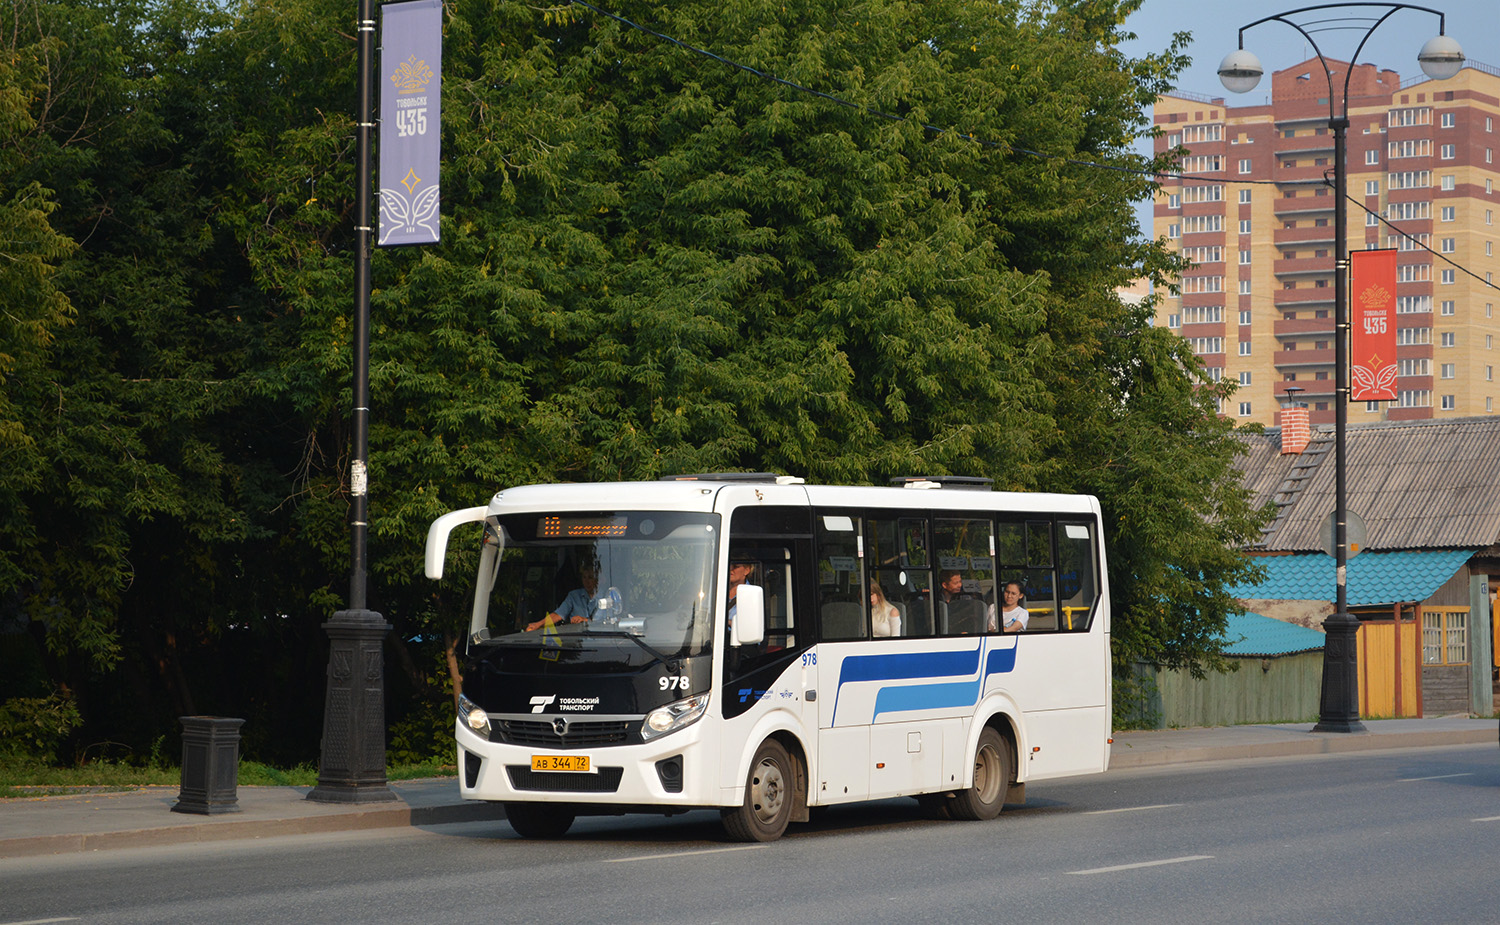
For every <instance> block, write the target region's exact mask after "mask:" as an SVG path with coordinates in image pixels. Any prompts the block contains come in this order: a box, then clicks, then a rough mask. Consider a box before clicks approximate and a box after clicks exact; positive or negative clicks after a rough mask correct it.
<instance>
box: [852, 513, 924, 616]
mask: <svg viewBox="0 0 1500 925" xmlns="http://www.w3.org/2000/svg"><path fill="white" fill-rule="evenodd" d="M865 562H866V567H867V568H868V569H869V575H870V581H869V584H870V600H868V601H867V602H866V604H867V605H868V606H867V609H868V610H869V612H870V623H871V626H872V628H873V629H874V633H875V635H876V636H930V635H932V572H931V567H930V563H929V561H928V555H927V522H926V521H925V520H924V519H923V518H921V517H895V516H891V517H872V518H870V519H868V520H866V521H865ZM877 591H878V593H879V594H880V596H881V597H883V598H884V600H885V603H886V604H888V605H889V609H887V610H886V614H885V618H884V619H880V618H878V617H877V613H876V611H877V610H879V609H880V601H879V599H877V598H876V597H875V594H876V593H877ZM892 611H894V613H892ZM892 617H894V620H893V619H892Z"/></svg>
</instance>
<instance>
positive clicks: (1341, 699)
mask: <svg viewBox="0 0 1500 925" xmlns="http://www.w3.org/2000/svg"><path fill="white" fill-rule="evenodd" d="M1358 632H1359V621H1358V620H1357V619H1355V618H1354V617H1352V616H1350V615H1349V614H1347V613H1343V612H1339V613H1335V614H1334V615H1332V616H1331V617H1329V618H1328V619H1327V620H1324V621H1323V633H1324V640H1323V693H1322V696H1321V698H1320V700H1319V704H1318V724H1317V725H1316V726H1314V727H1313V728H1312V731H1313V732H1369V730H1368V729H1366V728H1365V725H1364V723H1361V722H1360V721H1359V644H1358V641H1357V634H1358Z"/></svg>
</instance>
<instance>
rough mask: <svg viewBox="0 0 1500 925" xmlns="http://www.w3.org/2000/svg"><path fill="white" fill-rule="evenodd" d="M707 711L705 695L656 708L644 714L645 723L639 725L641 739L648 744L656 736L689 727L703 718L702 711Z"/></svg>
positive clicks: (706, 696)
mask: <svg viewBox="0 0 1500 925" xmlns="http://www.w3.org/2000/svg"><path fill="white" fill-rule="evenodd" d="M707 709H708V695H707V694H699V695H698V696H696V697H689V698H688V699H686V700H679V701H677V702H676V703H669V704H667V705H666V706H664V707H657V708H656V709H655V710H652V711H651V712H650V713H647V714H646V721H645V722H644V723H642V724H641V738H642V739H643V740H645V741H647V742H649V741H651V740H652V739H654V738H656V737H658V736H664V735H666V734H667V733H669V732H676V731H677V730H679V729H681V728H682V727H684V726H691V725H692V724H693V723H696V722H697V721H698V720H699V718H700V717H702V716H703V711H704V710H707Z"/></svg>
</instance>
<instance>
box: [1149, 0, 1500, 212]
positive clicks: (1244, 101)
mask: <svg viewBox="0 0 1500 925" xmlns="http://www.w3.org/2000/svg"><path fill="white" fill-rule="evenodd" d="M1313 5H1314V4H1313V3H1312V2H1310V0H1301V2H1287V0H1277V2H1270V0H1145V2H1144V3H1143V4H1142V5H1141V8H1140V9H1139V10H1137V11H1136V12H1135V13H1134V14H1133V15H1132V16H1131V17H1130V18H1129V19H1128V20H1126V22H1125V29H1126V31H1129V32H1134V33H1135V34H1136V35H1137V36H1139V38H1137V39H1135V40H1134V41H1131V42H1126V43H1124V44H1123V45H1122V46H1121V50H1122V51H1124V52H1125V53H1126V54H1128V55H1132V56H1141V55H1145V54H1148V53H1151V52H1159V51H1161V50H1162V49H1164V48H1166V47H1167V43H1168V42H1169V41H1171V38H1172V34H1173V33H1174V32H1188V33H1191V35H1192V40H1191V42H1190V43H1189V44H1188V47H1187V54H1188V55H1189V56H1190V57H1191V58H1192V59H1193V62H1192V64H1191V65H1189V66H1188V68H1187V69H1186V70H1185V71H1183V73H1182V76H1181V78H1180V79H1179V80H1178V83H1177V89H1179V90H1185V91H1188V92H1191V93H1202V94H1205V95H1207V96H1222V97H1224V98H1225V102H1226V103H1228V104H1229V105H1231V106H1253V105H1259V104H1263V103H1265V102H1266V101H1267V94H1268V92H1269V90H1270V85H1271V79H1270V75H1271V74H1272V73H1273V72H1275V71H1279V70H1281V69H1283V68H1288V67H1291V66H1292V65H1294V64H1299V63H1301V62H1302V61H1304V60H1306V59H1307V58H1310V57H1312V56H1313V50H1312V48H1311V47H1310V46H1309V45H1308V44H1307V41H1306V40H1305V39H1304V38H1303V37H1302V35H1301V34H1300V33H1298V32H1297V30H1296V29H1293V28H1292V27H1291V26H1288V25H1286V24H1284V23H1278V22H1268V23H1262V24H1261V25H1259V26H1256V27H1255V28H1254V29H1251V30H1249V31H1248V32H1246V33H1245V48H1246V50H1248V51H1252V52H1254V53H1255V55H1256V57H1258V58H1260V62H1261V64H1262V65H1263V66H1264V67H1265V69H1266V76H1265V77H1262V78H1261V83H1260V86H1258V87H1256V88H1255V89H1254V90H1252V91H1250V92H1249V93H1244V94H1233V93H1230V92H1229V91H1227V90H1225V89H1224V85H1223V84H1221V83H1220V82H1219V74H1218V70H1219V62H1220V61H1221V60H1222V59H1223V57H1224V56H1225V55H1227V54H1229V52H1231V51H1233V50H1235V49H1236V48H1238V47H1239V30H1240V27H1241V26H1244V25H1247V24H1249V23H1252V22H1254V21H1256V20H1257V19H1261V18H1263V17H1265V16H1272V15H1275V14H1277V13H1285V12H1287V11H1289V10H1295V9H1299V8H1301V7H1304V6H1313ZM1413 5H1415V6H1422V7H1426V8H1428V9H1433V10H1437V11H1439V12H1441V13H1444V14H1446V16H1447V23H1446V26H1447V28H1446V32H1447V34H1448V35H1449V36H1451V37H1452V38H1454V39H1457V40H1458V42H1459V44H1460V45H1462V46H1463V50H1464V55H1465V56H1466V57H1467V58H1469V59H1470V60H1471V61H1480V62H1483V63H1485V64H1490V65H1494V66H1495V67H1500V0H1419V2H1417V3H1415V4H1413ZM1382 6H1387V7H1388V6H1389V4H1379V3H1375V4H1370V5H1369V7H1368V8H1367V9H1359V8H1355V7H1348V8H1345V9H1341V10H1340V9H1335V10H1330V11H1328V12H1326V13H1324V14H1320V15H1318V16H1317V17H1315V18H1320V19H1339V20H1341V21H1344V22H1346V23H1347V25H1348V26H1349V27H1352V28H1347V29H1343V30H1339V31H1321V32H1315V33H1313V38H1315V39H1316V40H1317V42H1318V46H1319V47H1320V48H1322V50H1323V54H1324V55H1325V56H1326V57H1330V58H1338V59H1341V60H1348V58H1349V56H1351V55H1352V54H1353V53H1354V50H1355V48H1356V47H1357V46H1358V45H1359V41H1360V39H1361V38H1362V37H1363V36H1364V32H1365V30H1366V29H1367V28H1368V27H1369V25H1370V23H1369V20H1368V19H1367V20H1366V21H1365V22H1363V23H1360V22H1358V21H1356V20H1354V19H1346V17H1356V16H1363V17H1368V16H1371V15H1374V16H1377V17H1378V16H1380V15H1381V14H1382V13H1383V12H1384V10H1383V9H1380V7H1382ZM1310 15H1312V14H1302V16H1299V17H1297V21H1298V22H1299V23H1303V24H1304V26H1305V25H1306V21H1305V19H1304V18H1303V17H1305V16H1310ZM1309 31H1311V29H1309ZM1437 32H1438V18H1437V17H1436V16H1434V15H1433V14H1431V13H1425V12H1422V11H1420V10H1400V11H1398V12H1396V13H1395V14H1394V15H1393V16H1391V18H1390V19H1388V20H1386V21H1385V22H1384V23H1382V24H1381V26H1380V28H1379V29H1378V30H1377V31H1376V32H1375V33H1374V34H1373V35H1372V36H1371V37H1370V40H1369V42H1367V43H1366V44H1365V47H1364V50H1363V51H1361V52H1360V56H1359V62H1358V63H1360V64H1374V65H1378V66H1379V67H1382V68H1390V69H1391V70H1394V71H1396V72H1397V73H1399V74H1400V75H1401V77H1402V78H1403V79H1405V78H1408V77H1416V76H1418V75H1419V74H1421V73H1422V69H1421V66H1420V65H1418V64H1417V52H1418V51H1419V50H1420V49H1421V48H1422V43H1424V42H1426V41H1427V40H1428V39H1430V38H1432V37H1433V36H1434V35H1437ZM1141 150H1142V151H1147V150H1149V148H1147V147H1145V146H1143V147H1142V149H1141ZM1136 215H1137V220H1138V221H1139V222H1141V223H1142V225H1141V227H1142V230H1143V231H1145V232H1146V233H1147V234H1149V233H1150V228H1151V224H1150V217H1149V216H1150V204H1149V203H1147V204H1142V205H1141V206H1140V207H1138V208H1137V210H1136Z"/></svg>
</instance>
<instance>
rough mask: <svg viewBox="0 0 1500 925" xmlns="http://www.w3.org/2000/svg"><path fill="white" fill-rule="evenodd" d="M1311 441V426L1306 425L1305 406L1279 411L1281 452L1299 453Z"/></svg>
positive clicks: (1283, 453)
mask: <svg viewBox="0 0 1500 925" xmlns="http://www.w3.org/2000/svg"><path fill="white" fill-rule="evenodd" d="M1311 440H1312V426H1311V425H1310V424H1309V423H1308V418H1307V406H1306V405H1297V406H1295V407H1292V408H1283V409H1281V452H1282V455H1285V454H1287V453H1300V452H1302V451H1303V450H1305V449H1307V444H1308V442H1309V441H1311Z"/></svg>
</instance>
